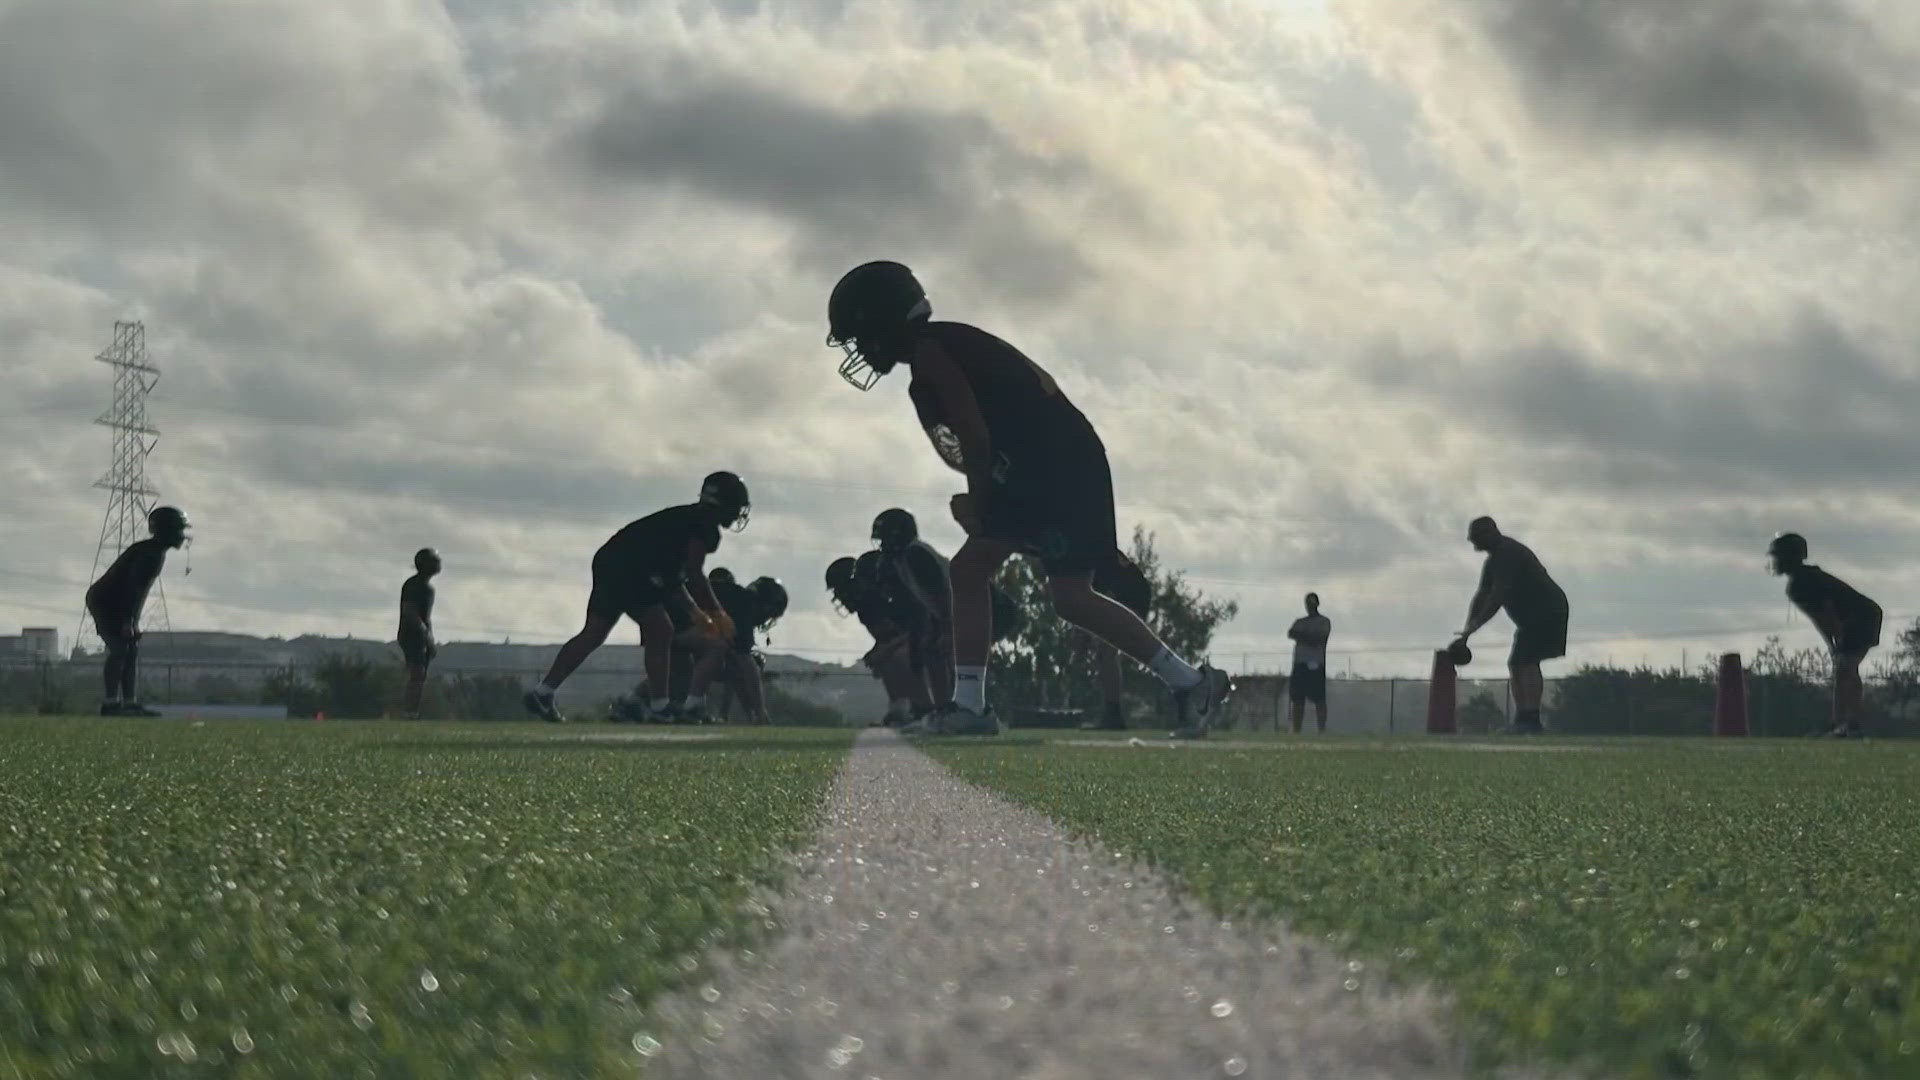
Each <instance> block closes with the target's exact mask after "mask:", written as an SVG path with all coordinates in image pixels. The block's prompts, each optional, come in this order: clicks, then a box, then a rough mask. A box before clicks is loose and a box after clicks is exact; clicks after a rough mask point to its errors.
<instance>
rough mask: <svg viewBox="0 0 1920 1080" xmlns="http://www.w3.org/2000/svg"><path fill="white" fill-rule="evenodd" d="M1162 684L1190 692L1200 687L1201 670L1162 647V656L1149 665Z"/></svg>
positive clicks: (1155, 658)
mask: <svg viewBox="0 0 1920 1080" xmlns="http://www.w3.org/2000/svg"><path fill="white" fill-rule="evenodd" d="M1147 667H1148V669H1149V670H1151V671H1152V672H1153V673H1154V675H1155V676H1157V677H1158V678H1159V679H1160V681H1161V682H1163V683H1166V684H1167V685H1168V686H1171V687H1173V688H1174V689H1175V690H1188V689H1191V688H1193V687H1196V686H1199V685H1200V669H1199V668H1197V667H1194V666H1193V665H1192V664H1189V663H1187V662H1186V661H1185V660H1182V659H1180V658H1179V657H1177V656H1175V655H1173V650H1172V649H1169V648H1167V647H1166V646H1165V645H1162V646H1160V655H1158V656H1156V657H1154V658H1153V662H1152V663H1150V664H1148V665H1147Z"/></svg>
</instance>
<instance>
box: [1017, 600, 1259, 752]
mask: <svg viewBox="0 0 1920 1080" xmlns="http://www.w3.org/2000/svg"><path fill="white" fill-rule="evenodd" d="M1056 565H1061V564H1058V563H1057V564H1056ZM1047 587H1048V591H1049V593H1050V594H1051V595H1052V597H1053V610H1054V611H1055V612H1056V613H1058V614H1059V616H1060V617H1061V618H1063V619H1065V620H1067V621H1068V622H1070V623H1072V624H1074V625H1075V626H1078V627H1080V628H1081V629H1082V630H1085V631H1087V632H1088V633H1090V634H1092V635H1093V636H1095V637H1097V638H1099V639H1100V640H1102V641H1104V642H1106V643H1107V644H1109V645H1112V646H1113V647H1114V648H1116V649H1119V650H1120V651H1121V652H1123V653H1125V654H1126V655H1128V656H1130V657H1132V658H1133V659H1134V660H1135V661H1136V662H1138V663H1139V664H1140V665H1141V666H1143V667H1145V668H1146V669H1147V670H1148V671H1151V672H1153V673H1154V675H1155V676H1157V677H1158V678H1159V679H1160V681H1161V682H1163V683H1165V684H1167V686H1168V688H1169V689H1171V690H1172V691H1173V692H1174V694H1175V695H1176V698H1177V699H1178V701H1179V704H1180V723H1181V728H1180V731H1181V733H1182V734H1185V735H1187V736H1190V737H1199V736H1203V735H1204V734H1205V732H1206V730H1207V729H1208V728H1209V727H1211V726H1212V725H1213V723H1214V721H1215V720H1216V719H1217V718H1218V716H1219V707H1220V706H1221V705H1222V704H1224V703H1225V702H1226V699H1227V696H1228V695H1229V694H1230V693H1232V689H1233V684H1232V682H1231V680H1229V679H1228V678H1227V675H1226V672H1223V671H1220V670H1218V669H1215V668H1212V667H1209V666H1207V665H1205V664H1202V665H1200V666H1199V667H1195V666H1194V665H1192V664H1189V663H1187V662H1186V661H1185V660H1182V659H1181V658H1180V657H1178V656H1176V655H1174V652H1173V650H1171V649H1169V648H1167V646H1166V645H1165V644H1164V643H1163V642H1162V641H1161V640H1160V638H1159V636H1158V635H1156V634H1155V633H1154V632H1153V628H1152V627H1150V626H1148V625H1147V624H1146V621H1145V620H1144V619H1142V618H1140V616H1138V615H1136V614H1134V613H1133V612H1132V611H1129V610H1128V609H1127V607H1126V605H1124V604H1120V603H1116V602H1114V601H1113V600H1110V599H1108V598H1107V597H1104V596H1102V595H1100V594H1099V593H1097V592H1095V591H1094V589H1093V575H1092V573H1091V572H1090V571H1086V570H1081V569H1078V568H1077V567H1073V566H1071V565H1062V568H1061V569H1059V570H1054V569H1052V568H1051V567H1050V568H1049V578H1048V581H1047Z"/></svg>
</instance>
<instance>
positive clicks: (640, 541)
mask: <svg viewBox="0 0 1920 1080" xmlns="http://www.w3.org/2000/svg"><path fill="white" fill-rule="evenodd" d="M751 513H752V502H751V499H750V498H749V497H748V494H747V485H746V484H745V483H744V482H742V481H741V479H740V478H739V477H738V476H735V475H734V474H733V473H730V472H716V473H711V474H709V475H708V476H707V478H706V479H705V480H704V481H702V482H701V484H700V499H699V501H698V502H692V503H687V504H686V505H683V506H669V507H667V508H666V509H665V510H658V511H655V512H654V513H652V514H649V515H647V516H646V517H643V518H641V519H639V520H638V521H635V522H632V523H630V524H629V525H627V527H626V528H624V529H621V530H620V531H619V532H617V533H615V534H613V536H612V538H610V539H609V540H608V541H607V542H606V543H605V544H602V545H601V546H600V550H599V551H597V552H595V553H594V556H593V590H592V592H591V593H590V594H589V595H588V597H587V618H586V624H585V625H584V626H583V627H582V628H581V630H580V632H579V633H578V634H575V635H574V636H573V638H572V639H571V640H569V641H568V642H567V643H566V644H565V645H562V646H561V647H560V653H559V655H557V656H555V657H554V660H553V666H552V668H550V669H549V670H548V671H547V677H546V678H545V679H543V680H541V682H540V685H538V686H535V687H534V688H532V689H531V690H528V691H527V693H526V695H525V697H524V698H523V699H522V700H523V702H524V703H525V705H526V707H527V711H529V712H531V713H533V714H534V715H536V716H538V717H540V718H541V719H543V720H545V721H547V722H548V723H556V724H557V723H560V722H561V721H562V720H564V719H565V718H564V717H562V716H561V715H560V712H559V710H558V709H557V708H556V707H555V706H554V701H553V698H554V692H555V691H556V690H558V689H559V688H560V684H561V683H563V682H565V681H566V679H567V676H569V675H571V674H573V672H574V671H575V669H577V668H578V667H579V666H580V665H581V664H582V663H583V662H585V660H586V659H587V657H589V656H592V655H593V652H594V650H595V649H598V648H599V647H600V646H601V645H602V644H604V643H605V642H606V640H607V635H608V634H610V633H612V632H613V628H614V627H615V626H616V625H618V624H619V622H620V619H621V618H622V617H626V618H630V619H632V620H633V621H634V622H636V623H638V624H639V626H640V644H641V647H642V648H643V649H644V651H645V664H646V669H647V685H648V687H649V688H650V690H651V693H652V695H653V696H652V699H651V700H650V701H648V702H647V712H648V713H649V714H658V715H660V716H662V717H664V716H665V714H666V712H667V706H668V705H669V703H670V701H671V698H669V697H668V696H667V687H668V686H669V685H670V684H671V682H672V680H671V678H670V675H671V671H672V665H673V660H672V652H671V650H672V648H673V638H674V629H673V620H672V617H671V616H670V615H669V614H668V613H667V605H668V603H669V602H678V603H681V604H683V605H684V606H685V608H686V609H687V610H688V611H690V612H693V613H695V616H696V618H697V619H698V620H700V621H703V622H711V621H713V620H714V617H715V615H716V614H717V615H719V616H720V617H722V618H724V617H725V613H724V612H721V611H720V604H719V601H717V600H715V599H714V596H713V589H712V588H710V587H709V586H708V584H707V575H706V571H705V570H704V565H705V563H706V558H707V556H708V555H711V554H713V553H714V552H715V551H717V550H719V548H720V530H721V529H732V530H734V531H735V532H738V531H739V530H741V529H743V528H745V527H746V524H747V519H748V517H749V516H750V515H751Z"/></svg>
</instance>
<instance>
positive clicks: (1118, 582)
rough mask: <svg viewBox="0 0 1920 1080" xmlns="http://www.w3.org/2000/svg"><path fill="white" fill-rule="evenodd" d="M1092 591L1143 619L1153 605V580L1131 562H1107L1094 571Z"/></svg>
mask: <svg viewBox="0 0 1920 1080" xmlns="http://www.w3.org/2000/svg"><path fill="white" fill-rule="evenodd" d="M1093 591H1094V592H1097V593H1099V594H1100V595H1101V596H1104V597H1106V598H1107V599H1109V600H1113V601H1115V602H1117V603H1119V604H1120V605H1122V606H1123V607H1125V608H1126V609H1127V610H1128V611H1131V612H1133V613H1134V614H1135V615H1138V616H1140V617H1141V618H1143V619H1144V618H1146V617H1147V609H1148V608H1151V607H1152V606H1153V582H1151V581H1148V580H1147V575H1145V574H1143V573H1141V572H1140V568H1139V567H1137V566H1135V565H1133V564H1132V563H1123V562H1109V563H1107V564H1106V565H1105V566H1102V567H1101V568H1100V569H1098V570H1096V571H1094V572H1093Z"/></svg>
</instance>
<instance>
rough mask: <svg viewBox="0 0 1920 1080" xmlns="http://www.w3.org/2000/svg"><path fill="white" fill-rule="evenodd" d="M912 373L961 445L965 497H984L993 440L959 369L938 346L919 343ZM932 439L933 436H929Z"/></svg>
mask: <svg viewBox="0 0 1920 1080" xmlns="http://www.w3.org/2000/svg"><path fill="white" fill-rule="evenodd" d="M913 373H914V375H915V377H916V378H921V379H924V380H926V385H927V386H928V387H930V388H931V390H932V393H933V396H934V399H935V401H936V402H937V404H938V412H939V415H940V417H941V418H942V420H944V421H945V423H946V426H947V430H949V431H951V432H952V433H953V437H954V440H955V441H956V442H958V443H959V445H960V461H961V465H962V467H963V468H964V469H965V470H966V474H967V493H968V494H969V495H971V496H973V497H974V498H976V499H978V498H981V497H983V496H984V495H985V494H986V492H987V488H988V487H989V485H991V484H992V482H993V465H992V462H993V440H992V438H991V437H990V436H989V435H988V433H987V420H986V417H985V416H983V415H982V414H981V412H980V402H979V399H977V398H975V397H974V396H973V387H972V386H971V385H970V384H969V383H968V382H967V377H966V375H964V374H962V373H961V371H960V365H959V364H956V363H954V361H953V358H952V357H951V356H948V355H947V351H946V350H945V349H942V348H941V347H940V346H939V344H938V343H936V342H932V341H922V342H921V343H920V348H919V351H918V352H916V353H915V354H914V358H913ZM928 435H929V437H932V433H931V432H929V433H928Z"/></svg>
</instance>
